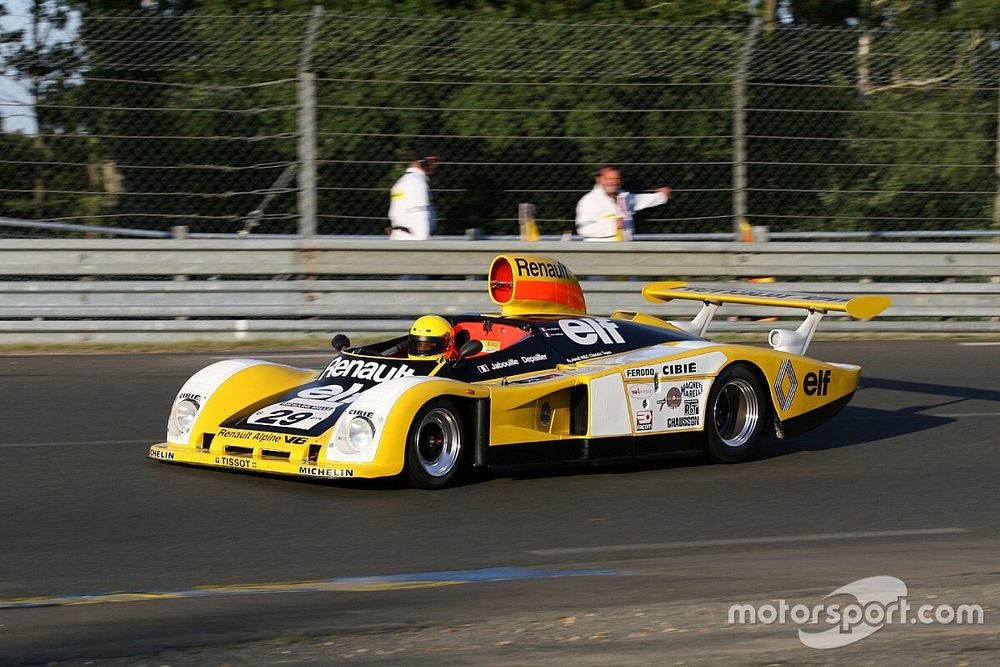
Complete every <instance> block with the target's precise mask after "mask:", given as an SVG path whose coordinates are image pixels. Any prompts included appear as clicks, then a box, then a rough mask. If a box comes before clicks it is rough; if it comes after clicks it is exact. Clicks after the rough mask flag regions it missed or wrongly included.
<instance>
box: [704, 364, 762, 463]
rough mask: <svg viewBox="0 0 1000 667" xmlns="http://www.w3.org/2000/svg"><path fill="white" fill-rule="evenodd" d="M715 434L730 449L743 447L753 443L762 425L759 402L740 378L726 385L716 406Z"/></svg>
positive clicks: (755, 394) (749, 386) (718, 397)
mask: <svg viewBox="0 0 1000 667" xmlns="http://www.w3.org/2000/svg"><path fill="white" fill-rule="evenodd" d="M713 419H714V420H715V430H716V433H718V434H719V439H720V440H722V443H723V444H724V445H726V446H727V447H742V446H743V445H745V444H747V443H748V442H749V441H750V438H752V437H753V434H754V432H755V431H756V430H757V424H758V422H759V421H760V401H759V400H758V398H757V392H756V391H754V388H753V387H752V386H751V385H750V383H749V382H747V381H746V380H744V379H742V378H737V379H735V380H732V381H730V382H727V383H726V385H725V386H724V387H722V390H721V391H720V392H719V395H718V396H717V397H716V399H715V405H714V406H713Z"/></svg>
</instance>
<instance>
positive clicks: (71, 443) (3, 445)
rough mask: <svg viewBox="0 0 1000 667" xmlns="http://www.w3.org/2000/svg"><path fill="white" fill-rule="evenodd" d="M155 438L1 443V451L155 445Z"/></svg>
mask: <svg viewBox="0 0 1000 667" xmlns="http://www.w3.org/2000/svg"><path fill="white" fill-rule="evenodd" d="M154 441H155V438H150V439H149V440H72V441H66V442H0V449H13V448H15V447H75V446H77V445H82V446H94V445H138V444H141V443H145V444H147V445H151V444H153V442H154Z"/></svg>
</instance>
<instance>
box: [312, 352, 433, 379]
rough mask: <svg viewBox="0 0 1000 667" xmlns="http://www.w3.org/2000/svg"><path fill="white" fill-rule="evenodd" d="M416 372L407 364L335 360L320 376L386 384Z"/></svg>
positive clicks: (322, 377)
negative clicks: (393, 364) (391, 364)
mask: <svg viewBox="0 0 1000 667" xmlns="http://www.w3.org/2000/svg"><path fill="white" fill-rule="evenodd" d="M415 373H416V371H415V370H414V369H412V368H410V367H409V366H407V365H406V364H400V365H399V366H390V365H387V364H382V363H379V362H377V361H365V360H364V359H343V358H339V359H334V360H333V361H332V362H330V365H329V366H327V367H326V370H324V371H323V375H322V376H320V379H321V380H325V379H327V378H334V377H352V378H357V379H359V380H371V381H372V382H386V381H387V380H393V379H396V378H405V377H410V376H411V375H414V374H415Z"/></svg>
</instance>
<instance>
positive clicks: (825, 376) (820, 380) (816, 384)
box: [802, 371, 830, 396]
mask: <svg viewBox="0 0 1000 667" xmlns="http://www.w3.org/2000/svg"><path fill="white" fill-rule="evenodd" d="M829 386H830V371H819V372H818V373H806V376H805V377H804V378H803V379H802V391H804V392H806V396H826V390H827V389H828V388H829Z"/></svg>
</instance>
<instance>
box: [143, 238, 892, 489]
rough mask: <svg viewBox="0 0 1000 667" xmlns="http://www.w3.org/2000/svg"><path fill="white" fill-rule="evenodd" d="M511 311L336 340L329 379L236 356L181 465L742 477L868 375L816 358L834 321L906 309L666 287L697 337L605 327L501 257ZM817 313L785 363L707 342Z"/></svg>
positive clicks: (562, 281)
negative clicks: (739, 470) (735, 325)
mask: <svg viewBox="0 0 1000 667" xmlns="http://www.w3.org/2000/svg"><path fill="white" fill-rule="evenodd" d="M489 293H490V297H491V299H492V300H493V302H494V303H496V304H497V306H498V307H499V312H498V313H496V314H484V315H464V316H453V317H448V318H440V317H430V318H421V320H418V321H417V323H416V324H415V325H414V328H413V329H412V330H411V332H410V334H409V335H407V336H400V337H396V338H393V339H390V340H386V341H383V342H380V343H375V344H372V345H367V346H363V347H350V343H349V341H348V340H347V339H346V337H344V336H342V335H341V336H337V337H335V338H334V350H335V355H334V357H333V359H332V360H331V361H330V363H329V364H328V365H327V366H326V368H324V369H323V370H320V371H317V370H308V369H302V368H293V367H290V366H284V365H280V364H275V363H270V362H266V361H256V360H249V359H233V360H228V361H222V362H219V363H216V364H212V365H211V366H208V367H207V368H204V369H203V370H201V371H199V372H197V373H196V374H195V375H194V376H192V377H191V378H190V379H189V380H188V381H187V382H186V383H185V384H184V386H183V387H182V388H181V390H180V392H179V393H178V394H177V398H176V399H175V400H174V403H173V406H172V407H171V410H170V416H169V419H168V422H167V439H166V442H163V443H159V444H155V445H153V446H152V447H151V448H150V450H149V457H150V458H152V459H157V460H160V461H168V462H173V463H189V464H195V465H202V466H214V467H220V468H231V469H237V470H247V471H254V472H261V473H278V474H284V475H296V476H302V477H314V478H317V477H318V478H327V479H342V478H359V477H365V478H370V477H384V476H393V475H400V474H405V475H407V476H408V478H409V480H410V481H411V483H412V484H413V485H415V486H418V487H422V488H438V487H442V486H445V485H447V484H448V483H449V482H452V481H453V480H454V479H455V478H456V476H457V475H459V474H461V472H462V471H463V470H464V469H467V468H468V467H470V466H474V467H480V468H489V469H495V470H509V469H517V468H526V467H536V466H555V465H558V466H563V465H574V464H584V465H588V464H600V463H610V462H621V461H630V460H635V459H645V458H653V457H673V456H685V455H697V454H701V453H703V452H706V451H707V452H708V454H709V455H710V456H711V457H712V458H713V459H715V460H717V461H722V462H727V463H728V462H735V461H740V460H743V459H746V458H748V457H749V456H751V455H752V454H753V452H754V450H755V448H756V446H757V445H758V443H759V441H760V439H761V438H762V437H765V436H771V437H778V438H784V437H790V436H792V435H795V434H797V433H801V432H803V431H806V430H809V429H812V428H815V427H816V426H818V425H820V424H822V423H824V422H826V421H827V420H829V419H830V418H832V417H833V416H834V415H835V414H836V413H837V412H838V411H839V410H840V409H841V408H842V407H843V406H844V405H846V404H847V402H848V401H849V400H850V399H851V396H852V395H853V394H854V391H855V390H856V389H857V386H858V380H859V377H860V371H861V369H860V368H859V367H858V366H853V365H846V364H837V363H825V362H822V361H817V360H815V359H811V358H809V357H806V356H803V354H804V353H805V351H806V349H807V347H808V345H809V341H810V340H811V338H812V334H813V332H814V331H815V329H816V325H817V324H818V323H819V321H820V319H821V318H822V317H823V315H824V314H826V313H827V312H831V311H836V312H846V313H848V314H849V315H851V316H853V317H855V318H863V319H867V318H870V317H874V316H875V315H878V314H879V313H880V312H882V311H883V310H884V309H885V308H886V307H888V305H889V300H888V299H887V298H885V297H878V296H861V297H855V298H852V299H844V298H839V297H823V296H815V295H810V294H801V293H778V292H773V291H762V290H757V289H716V288H708V287H698V286H693V285H687V284H686V283H682V282H669V283H653V284H651V285H647V286H646V287H645V289H643V295H644V296H645V297H646V299H647V300H650V301H653V302H663V301H668V300H670V299H689V300H695V301H698V302H701V303H702V308H701V311H700V312H699V313H698V315H697V316H696V317H695V318H694V319H693V320H691V321H690V322H687V321H683V322H667V321H664V320H662V319H659V318H656V317H653V316H651V315H645V314H642V313H636V312H624V311H619V312H616V313H614V314H613V315H611V316H610V317H598V316H591V315H588V314H587V309H586V302H585V299H584V295H583V292H582V290H581V289H580V285H579V283H578V282H577V280H576V278H575V277H574V275H573V274H572V272H570V270H569V269H568V268H567V267H566V266H564V265H563V264H561V263H560V262H556V261H553V260H551V259H548V258H545V257H537V256H529V255H502V256H499V257H497V258H496V259H495V260H494V261H493V263H492V265H491V267H490V272H489ZM726 303H742V304H757V305H772V306H783V307H792V308H801V309H805V310H807V311H808V315H807V316H806V318H805V320H804V321H803V322H802V324H801V326H799V327H798V328H797V329H795V330H785V329H774V330H772V331H771V333H770V335H769V337H768V339H769V343H770V349H768V348H763V347H752V346H747V345H735V344H722V343H713V342H711V341H709V340H706V339H705V338H703V335H704V333H705V331H706V329H707V328H708V325H709V323H710V322H711V319H712V317H713V315H714V313H715V311H716V309H717V308H719V307H720V306H721V305H723V304H726Z"/></svg>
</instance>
